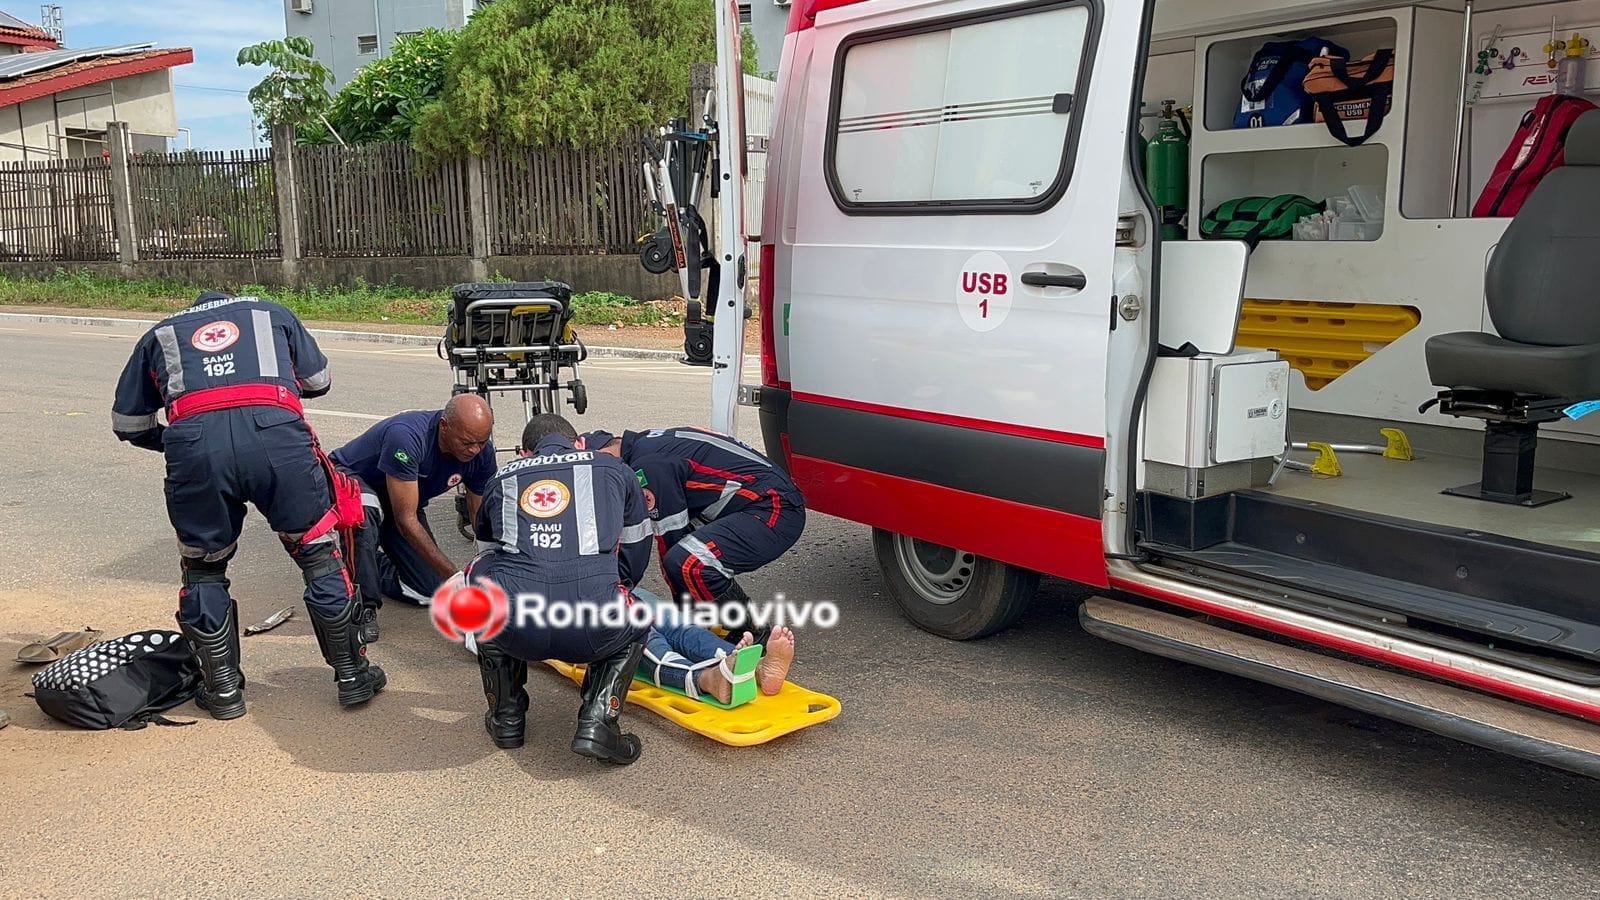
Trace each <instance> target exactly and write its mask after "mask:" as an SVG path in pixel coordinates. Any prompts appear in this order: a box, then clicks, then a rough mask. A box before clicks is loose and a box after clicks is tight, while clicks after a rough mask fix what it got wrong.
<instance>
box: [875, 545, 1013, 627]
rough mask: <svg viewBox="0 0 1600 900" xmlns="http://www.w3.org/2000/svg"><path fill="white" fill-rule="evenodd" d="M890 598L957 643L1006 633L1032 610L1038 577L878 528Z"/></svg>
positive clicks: (915, 620) (907, 614)
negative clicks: (1031, 603)
mask: <svg viewBox="0 0 1600 900" xmlns="http://www.w3.org/2000/svg"><path fill="white" fill-rule="evenodd" d="M872 548H873V551H874V552H875V553H876V555H877V557H878V567H879V568H881V569H882V570H883V575H884V578H885V579H886V580H887V581H888V582H889V595H890V596H891V597H893V598H894V602H895V605H896V606H898V607H899V608H900V612H901V614H902V615H904V616H905V617H906V618H907V619H910V620H911V623H912V624H913V625H916V626H917V627H918V628H921V629H922V630H923V631H926V632H928V633H930V634H936V635H938V636H939V637H942V638H948V639H950V640H953V641H970V640H975V639H977V638H983V637H988V636H989V635H992V634H995V633H996V632H1000V631H1004V630H1005V629H1007V628H1009V627H1011V626H1012V625H1013V624H1015V623H1016V621H1017V619H1019V618H1020V617H1021V616H1022V614H1023V612H1024V611H1026V610H1027V608H1028V602H1029V601H1031V600H1032V599H1033V595H1034V592H1035V590H1037V588H1038V586H1039V573H1037V572H1030V571H1028V570H1026V569H1019V568H1017V567H1016V566H1011V565H1007V564H1005V563H1002V562H996V561H995V560H992V559H986V558H984V557H981V556H976V555H974V554H971V553H966V552H964V551H960V550H954V549H951V548H949V547H941V546H939V545H937V544H931V543H928V542H927V541H919V540H916V539H914V538H909V537H906V536H905V535H900V534H895V533H893V532H889V531H884V530H883V529H880V528H874V529H873V531H872Z"/></svg>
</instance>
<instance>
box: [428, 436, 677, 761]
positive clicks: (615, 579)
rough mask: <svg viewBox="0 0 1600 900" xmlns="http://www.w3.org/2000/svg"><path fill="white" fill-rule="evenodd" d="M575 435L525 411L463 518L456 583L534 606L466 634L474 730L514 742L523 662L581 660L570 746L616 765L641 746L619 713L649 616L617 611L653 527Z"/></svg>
mask: <svg viewBox="0 0 1600 900" xmlns="http://www.w3.org/2000/svg"><path fill="white" fill-rule="evenodd" d="M577 435H578V433H577V431H576V430H575V429H573V427H572V424H571V423H569V422H568V421H567V420H566V419H564V418H562V417H560V416H557V415H551V414H542V415H537V416H534V417H533V418H531V419H529V420H528V424H527V426H526V427H525V428H524V429H523V432H522V445H521V457H520V458H519V459H517V460H516V461H514V462H511V463H509V464H507V465H506V466H505V467H503V468H502V469H500V471H499V472H497V473H495V475H494V477H493V479H492V480H491V481H490V483H489V486H488V489H487V491H486V493H485V494H484V497H483V505H482V506H481V508H480V509H479V512H478V515H477V516H476V517H475V519H474V522H475V526H474V527H475V530H476V536H477V538H478V541H479V546H481V547H485V548H486V549H485V550H484V552H483V553H482V554H480V555H479V556H478V557H477V558H476V559H474V560H473V561H472V562H471V563H469V564H468V565H467V568H466V570H465V571H464V572H463V573H462V580H463V582H464V583H466V584H469V585H477V584H478V579H480V578H481V579H486V580H488V581H489V582H492V583H493V584H494V585H495V586H497V587H498V588H499V589H500V590H501V591H503V592H504V593H505V595H506V597H507V598H508V599H510V600H513V601H514V600H515V598H517V597H518V596H519V595H538V596H539V598H541V599H542V603H539V604H538V607H539V609H541V610H542V613H541V614H539V615H537V616H533V615H530V616H527V617H524V616H522V615H519V614H518V613H517V610H518V608H519V606H520V604H518V605H513V606H512V608H511V615H510V617H509V619H508V620H507V622H506V626H505V629H504V630H503V631H501V632H500V633H499V634H497V635H495V636H494V637H492V638H490V639H489V640H487V641H478V642H476V648H475V649H476V652H477V654H478V668H479V671H480V672H481V674H482V676H483V691H484V697H485V699H486V700H487V701H488V705H489V709H488V712H487V713H486V714H485V715H484V728H485V729H486V730H487V731H488V732H489V736H490V738H492V739H493V740H494V743H495V745H496V746H498V747H501V748H503V749H512V748H516V747H520V746H522V742H523V732H524V728H525V724H526V716H527V710H528V693H527V691H526V690H525V689H524V685H525V684H526V682H527V677H528V663H529V662H530V661H540V660H546V659H556V660H561V661H563V662H567V663H573V664H579V663H587V664H588V671H587V673H586V674H585V675H584V679H583V689H582V695H583V699H582V701H581V703H580V705H579V707H578V730H577V733H576V734H575V735H574V736H573V739H572V750H573V752H575V753H580V754H582V755H584V756H588V757H591V758H593V759H598V760H601V761H603V762H611V763H617V764H621V765H627V764H629V763H631V762H633V761H634V760H636V759H638V758H639V751H640V744H639V739H638V738H637V737H635V736H634V735H631V734H623V733H622V730H621V728H620V727H619V725H618V719H619V717H620V715H621V713H622V708H623V705H624V702H625V701H626V700H627V697H628V688H629V686H630V685H631V684H632V682H633V676H634V674H635V669H636V668H637V667H638V665H639V660H640V657H641V656H642V655H643V653H644V641H645V638H646V635H647V634H648V633H649V631H650V628H649V624H648V617H646V616H643V615H626V614H624V613H625V611H626V610H627V609H628V608H631V607H632V606H633V605H634V604H635V603H636V602H637V601H635V600H634V598H633V597H632V595H631V594H630V593H629V591H630V589H631V588H632V587H633V585H634V584H636V583H637V582H638V581H639V579H640V578H642V577H644V574H645V569H646V567H647V566H648V565H649V562H650V539H651V537H652V536H653V531H652V529H651V526H650V520H649V513H648V511H647V510H646V509H645V503H644V494H643V492H642V491H641V490H640V488H639V483H638V481H637V479H635V477H634V474H633V472H632V470H630V469H629V468H628V467H627V466H626V465H624V464H623V463H622V462H621V461H620V460H618V459H617V458H616V457H614V456H608V455H605V454H601V453H595V452H593V451H590V450H587V449H584V446H583V443H582V441H580V440H579V439H578V436H577ZM608 607H609V609H608ZM438 612H439V611H435V614H436V615H437V614H438ZM606 612H611V613H612V614H611V615H605V613H606ZM569 613H570V615H569Z"/></svg>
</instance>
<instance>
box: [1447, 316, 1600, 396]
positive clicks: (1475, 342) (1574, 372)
mask: <svg viewBox="0 0 1600 900" xmlns="http://www.w3.org/2000/svg"><path fill="white" fill-rule="evenodd" d="M1425 352H1426V353H1427V358H1428V374H1429V375H1430V376H1431V377H1432V380H1433V383H1434V384H1437V385H1441V386H1444V387H1448V388H1452V389H1458V390H1459V389H1463V388H1477V389H1478V390H1485V391H1515V392H1517V393H1520V394H1539V395H1542V396H1551V397H1562V398H1567V399H1571V400H1593V399H1600V344H1578V345H1575V346H1571V347H1542V346H1537V345H1533V344H1518V343H1515V342H1512V341H1508V340H1506V339H1504V338H1501V337H1496V336H1494V335H1492V334H1481V333H1478V332H1468V331H1462V332H1455V333H1452V334H1440V335H1435V336H1433V337H1431V338H1428V343H1427V349H1426V351H1425Z"/></svg>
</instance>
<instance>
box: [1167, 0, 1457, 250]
mask: <svg viewBox="0 0 1600 900" xmlns="http://www.w3.org/2000/svg"><path fill="white" fill-rule="evenodd" d="M1462 29H1463V22H1462V15H1461V14H1460V13H1453V12H1448V11H1442V10H1434V9H1419V8H1414V7H1407V8H1398V9H1392V10H1381V11H1375V12H1364V13H1358V14H1352V15H1343V16H1330V17H1327V18H1320V19H1310V20H1306V21H1302V22H1299V23H1296V24H1295V25H1293V26H1292V27H1279V28H1262V29H1254V30H1248V31H1237V32H1229V33H1224V34H1216V35H1210V36H1207V37H1202V38H1200V39H1199V40H1198V41H1197V42H1196V45H1195V53H1194V66H1195V85H1196V90H1195V103H1196V106H1197V109H1196V114H1195V116H1194V123H1193V133H1192V135H1191V137H1190V149H1189V152H1190V172H1191V175H1190V184H1189V237H1190V238H1191V239H1198V238H1199V237H1200V222H1201V220H1202V218H1203V217H1204V215H1205V214H1206V213H1207V212H1209V211H1211V210H1213V209H1215V208H1216V207H1217V206H1218V205H1219V204H1221V203H1222V202H1223V201H1226V200H1229V199H1233V198H1235V197H1246V196H1273V195H1276V194H1303V195H1305V196H1307V197H1309V198H1311V199H1313V200H1328V199H1329V198H1332V197H1338V196H1342V195H1344V194H1346V193H1347V192H1348V191H1349V190H1350V188H1351V187H1352V186H1365V187H1366V188H1367V189H1368V190H1372V189H1376V190H1378V191H1381V193H1382V198H1383V199H1382V204H1383V209H1384V217H1383V219H1384V223H1390V222H1392V221H1393V220H1394V219H1396V218H1397V217H1398V216H1399V215H1401V214H1402V213H1403V214H1404V215H1405V216H1406V217H1408V218H1435V217H1448V216H1450V214H1451V196H1450V193H1451V191H1450V188H1451V172H1452V171H1453V169H1454V167H1455V157H1456V150H1457V147H1456V139H1455V135H1456V134H1457V133H1458V132H1457V127H1458V115H1459V113H1458V112H1457V111H1458V110H1459V109H1460V93H1461V90H1462V75H1463V61H1462V57H1461V45H1462V37H1461V32H1462ZM1307 37H1319V38H1322V39H1324V40H1328V41H1330V42H1333V43H1336V44H1338V45H1339V46H1341V47H1343V48H1345V49H1346V50H1347V51H1349V53H1350V56H1351V59H1360V58H1361V57H1364V56H1367V55H1368V54H1371V53H1372V52H1374V51H1376V50H1380V49H1391V50H1393V51H1394V53H1395V67H1394V82H1393V85H1394V86H1393V98H1392V100H1391V101H1390V107H1389V110H1388V113H1387V115H1386V116H1385V118H1384V121H1383V124H1382V126H1381V127H1380V128H1379V129H1378V131H1377V132H1376V133H1375V134H1374V135H1373V136H1372V137H1370V138H1368V139H1367V140H1366V141H1364V142H1363V143H1362V144H1361V145H1360V146H1356V147H1349V146H1346V145H1345V144H1343V143H1341V142H1340V141H1339V140H1338V139H1336V138H1335V137H1334V136H1333V135H1332V134H1331V133H1330V132H1329V131H1328V126H1327V124H1326V123H1323V122H1317V121H1315V119H1310V120H1308V121H1302V122H1301V123H1299V124H1294V125H1280V126H1270V127H1263V128H1235V127H1234V115H1235V113H1236V112H1237V111H1238V109H1239V103H1240V100H1241V96H1242V95H1241V92H1240V84H1241V82H1242V81H1243V80H1244V76H1245V74H1246V72H1247V71H1248V70H1249V67H1250V61H1251V59H1252V58H1253V57H1254V56H1255V54H1256V52H1257V51H1258V50H1260V49H1261V46H1262V45H1263V44H1265V43H1267V42H1269V41H1294V40H1299V39H1302V38H1307ZM1366 126H1367V122H1364V121H1351V122H1347V123H1346V130H1347V133H1349V134H1350V135H1351V136H1355V135H1359V134H1362V133H1364V131H1365V129H1366ZM1386 230H1387V229H1386V228H1384V227H1383V226H1381V225H1375V226H1372V227H1369V228H1365V229H1362V230H1361V232H1360V234H1359V236H1353V237H1351V239H1356V240H1382V239H1383V233H1384V231H1386Z"/></svg>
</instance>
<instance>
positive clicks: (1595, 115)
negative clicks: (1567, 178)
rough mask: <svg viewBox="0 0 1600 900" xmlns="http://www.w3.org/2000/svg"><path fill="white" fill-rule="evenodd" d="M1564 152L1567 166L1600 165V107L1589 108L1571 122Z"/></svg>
mask: <svg viewBox="0 0 1600 900" xmlns="http://www.w3.org/2000/svg"><path fill="white" fill-rule="evenodd" d="M1566 154H1567V155H1566V160H1567V163H1566V164H1567V165H1569V166H1600V109H1591V110H1589V111H1588V112H1586V113H1584V114H1583V115H1581V116H1579V117H1578V121H1576V122H1573V123H1572V130H1571V131H1568V132H1567V147H1566Z"/></svg>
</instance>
